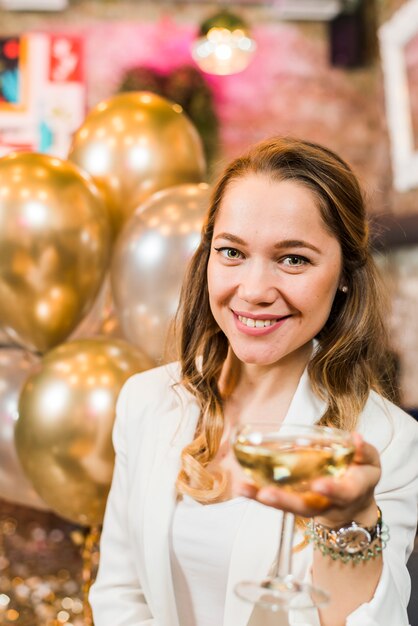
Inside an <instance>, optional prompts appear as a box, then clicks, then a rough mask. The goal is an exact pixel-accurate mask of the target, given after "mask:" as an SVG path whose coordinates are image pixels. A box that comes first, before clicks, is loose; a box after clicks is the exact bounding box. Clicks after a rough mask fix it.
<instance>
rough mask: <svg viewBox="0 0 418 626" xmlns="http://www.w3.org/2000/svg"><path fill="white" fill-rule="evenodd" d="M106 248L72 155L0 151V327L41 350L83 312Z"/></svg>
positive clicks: (102, 222) (105, 229)
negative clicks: (69, 159) (2, 153)
mask: <svg viewBox="0 0 418 626" xmlns="http://www.w3.org/2000/svg"><path fill="white" fill-rule="evenodd" d="M109 253H110V225H109V217H108V213H107V210H106V207H105V205H104V203H103V201H102V199H101V197H100V194H99V193H98V191H97V188H96V186H95V185H94V183H93V182H92V181H91V180H90V179H89V178H88V177H87V175H85V174H84V173H82V172H81V170H79V168H78V167H77V166H76V165H74V164H73V163H69V162H67V161H63V160H61V159H57V158H54V157H50V156H47V155H42V154H33V153H15V154H12V155H8V156H6V157H3V158H2V159H0V327H2V328H3V329H4V330H5V331H6V333H7V335H8V336H9V337H10V338H11V339H12V340H13V341H15V343H17V344H19V345H22V346H24V347H26V348H28V349H29V350H33V351H38V352H41V353H43V352H46V351H47V350H49V349H50V348H51V347H53V346H56V345H57V344H59V343H61V342H62V341H63V340H64V339H66V338H67V337H68V336H69V334H70V333H71V332H72V330H73V329H74V328H75V327H76V326H77V325H78V323H79V322H80V320H81V319H83V317H84V316H85V315H86V313H87V311H88V310H89V308H90V306H91V305H92V304H93V301H94V299H95V297H96V294H97V292H98V290H99V288H100V284H101V282H102V280H103V277H104V274H105V271H106V266H107V263H108V258H109Z"/></svg>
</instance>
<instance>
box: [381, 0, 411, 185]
mask: <svg viewBox="0 0 418 626" xmlns="http://www.w3.org/2000/svg"><path fill="white" fill-rule="evenodd" d="M379 40H380V52H381V59H382V69H383V76H384V87H385V103H386V115H387V123H388V131H389V137H390V142H391V154H392V167H393V183H394V187H395V189H397V190H398V191H408V190H409V189H414V188H417V187H418V145H417V144H418V140H417V138H418V80H416V77H417V76H418V0H410V1H409V2H407V3H406V4H404V5H403V6H402V7H401V8H400V9H399V10H398V11H397V12H396V13H395V14H394V15H393V16H392V18H391V19H390V20H389V21H388V22H386V23H385V24H383V26H381V28H380V30H379Z"/></svg>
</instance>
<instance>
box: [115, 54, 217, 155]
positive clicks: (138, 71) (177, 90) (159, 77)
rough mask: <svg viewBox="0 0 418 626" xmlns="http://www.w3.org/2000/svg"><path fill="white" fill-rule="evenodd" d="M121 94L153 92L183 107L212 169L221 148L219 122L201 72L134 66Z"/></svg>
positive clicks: (125, 79)
mask: <svg viewBox="0 0 418 626" xmlns="http://www.w3.org/2000/svg"><path fill="white" fill-rule="evenodd" d="M118 91H152V92H153V93H156V94H158V95H160V96H163V97H165V98H168V100H171V101H172V102H177V103H178V104H180V105H181V106H182V107H183V109H184V112H185V113H186V114H187V115H188V116H189V117H190V119H191V121H192V122H193V124H194V125H195V126H196V129H197V130H198V132H199V135H200V137H201V139H202V142H203V148H204V151H205V156H206V161H207V163H208V165H209V166H210V164H211V162H212V161H213V159H214V157H215V156H216V154H217V152H218V148H219V120H218V117H217V115H216V112H215V108H214V96H213V93H212V89H211V88H210V85H209V84H208V83H207V82H206V79H205V77H204V76H203V75H202V73H201V72H200V71H199V70H198V69H196V68H195V67H192V66H191V65H181V66H180V67H177V68H175V69H173V70H172V71H171V72H168V73H167V72H165V73H163V72H162V71H157V70H156V69H153V68H151V67H144V66H135V67H132V68H131V69H129V70H127V72H126V73H125V74H124V75H123V77H122V81H121V84H120V86H119V88H118Z"/></svg>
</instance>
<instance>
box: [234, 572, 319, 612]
mask: <svg viewBox="0 0 418 626" xmlns="http://www.w3.org/2000/svg"><path fill="white" fill-rule="evenodd" d="M235 593H236V594H237V596H238V597H239V598H241V599H242V600H246V601H247V602H251V603H252V604H255V605H257V606H260V607H262V608H265V609H269V610H270V611H289V610H291V609H292V610H304V609H313V608H317V607H319V606H322V605H323V604H326V603H327V602H328V601H329V596H328V594H327V593H325V591H322V590H321V589H318V588H316V587H313V586H312V585H309V584H308V583H302V582H299V581H297V580H296V579H295V578H293V576H286V577H285V578H267V579H266V580H264V581H262V582H261V583H255V582H251V581H244V582H240V583H238V585H237V586H236V587H235Z"/></svg>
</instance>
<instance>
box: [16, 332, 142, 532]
mask: <svg viewBox="0 0 418 626" xmlns="http://www.w3.org/2000/svg"><path fill="white" fill-rule="evenodd" d="M152 365H153V363H152V362H151V360H150V359H149V358H148V357H147V356H145V355H144V354H143V353H142V352H141V351H140V350H138V349H136V348H134V347H133V346H130V345H129V344H128V343H126V342H124V341H122V340H117V339H107V338H95V339H80V340H78V341H69V342H67V343H64V344H62V345H61V346H59V347H58V348H55V349H54V350H52V351H51V352H49V353H48V354H47V356H46V357H44V359H43V360H42V362H41V366H40V369H39V371H37V372H36V373H35V374H34V375H32V376H30V377H29V378H28V380H27V382H26V384H25V385H24V387H23V390H22V393H21V396H20V402H19V419H18V421H17V425H16V431H15V434H16V449H17V452H18V455H19V458H20V461H21V463H22V467H23V469H24V471H25V472H26V474H27V476H28V477H29V478H30V480H31V482H32V483H33V486H34V487H35V489H36V491H37V492H38V493H39V495H40V496H41V498H42V499H43V500H45V502H46V503H47V504H48V505H49V506H50V507H51V509H52V510H53V511H54V512H56V513H57V514H58V515H61V516H62V517H64V518H66V519H69V520H70V521H72V522H75V523H77V524H81V525H84V526H95V525H97V524H100V523H101V522H102V519H103V513H104V508H105V504H106V498H107V494H108V491H109V487H110V482H111V477H112V471H113V461H114V453H113V447H112V442H111V431H112V427H113V422H114V417H115V405H116V398H117V395H118V393H119V391H120V388H121V387H122V384H123V383H124V382H125V380H126V379H127V378H128V377H129V376H131V375H132V374H134V373H135V372H140V371H143V370H146V369H148V368H150V367H152Z"/></svg>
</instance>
